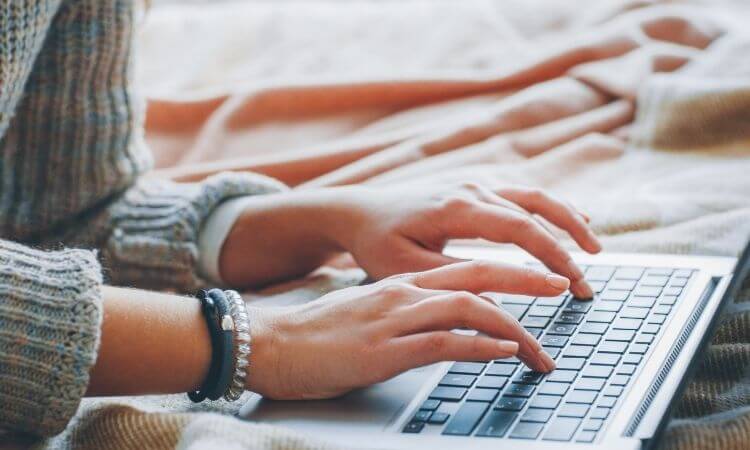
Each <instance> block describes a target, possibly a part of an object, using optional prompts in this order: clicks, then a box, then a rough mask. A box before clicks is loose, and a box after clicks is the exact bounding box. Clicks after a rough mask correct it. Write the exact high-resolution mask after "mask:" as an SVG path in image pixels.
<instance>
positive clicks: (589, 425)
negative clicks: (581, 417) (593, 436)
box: [581, 419, 604, 431]
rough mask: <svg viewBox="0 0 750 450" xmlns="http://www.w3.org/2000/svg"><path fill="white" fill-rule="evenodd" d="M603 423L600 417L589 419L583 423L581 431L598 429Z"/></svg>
mask: <svg viewBox="0 0 750 450" xmlns="http://www.w3.org/2000/svg"><path fill="white" fill-rule="evenodd" d="M602 425H604V421H603V420H601V419H590V420H587V421H586V423H584V424H583V428H581V429H582V430H583V431H599V430H600V429H601V428H602Z"/></svg>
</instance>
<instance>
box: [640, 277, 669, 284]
mask: <svg viewBox="0 0 750 450" xmlns="http://www.w3.org/2000/svg"><path fill="white" fill-rule="evenodd" d="M667 281H669V277H665V276H663V275H648V276H647V277H644V278H643V279H642V280H641V286H659V287H664V286H666V285H667Z"/></svg>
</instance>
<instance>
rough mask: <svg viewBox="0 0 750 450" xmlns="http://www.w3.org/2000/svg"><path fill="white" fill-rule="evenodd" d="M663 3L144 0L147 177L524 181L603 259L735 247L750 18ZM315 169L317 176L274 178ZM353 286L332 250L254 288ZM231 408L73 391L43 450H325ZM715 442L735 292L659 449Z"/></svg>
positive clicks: (732, 9) (315, 291)
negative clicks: (74, 397) (558, 203)
mask: <svg viewBox="0 0 750 450" xmlns="http://www.w3.org/2000/svg"><path fill="white" fill-rule="evenodd" d="M661 3H663V2H657V1H628V0H611V1H602V0H585V1H577V2H555V1H552V0H533V1H530V0H507V1H503V2H493V1H490V0H476V1H466V2H434V1H429V0H410V1H404V2H377V1H357V2H346V3H340V2H336V1H327V2H326V1H306V2H287V1H277V2H253V1H251V2H230V3H224V2H214V3H211V5H210V6H206V7H205V8H204V7H200V8H199V7H198V6H191V5H188V6H185V5H181V6H172V5H167V6H154V7H153V8H152V9H151V10H150V11H149V12H148V15H146V16H145V18H144V23H143V31H142V34H141V38H140V42H139V44H140V45H139V47H140V48H139V51H140V52H141V56H142V58H141V61H140V63H141V65H140V69H139V71H138V72H137V74H136V79H137V83H138V85H139V86H141V87H142V90H143V91H144V92H145V93H146V95H147V97H148V98H149V110H148V121H147V128H146V138H147V140H148V141H149V142H150V143H151V145H152V148H153V149H154V153H155V158H156V161H157V165H158V167H159V169H160V170H158V171H156V172H155V174H154V175H155V176H168V177H172V178H175V179H183V180H190V179H196V178H200V177H201V176H203V175H205V173H207V172H210V171H213V170H221V169H222V168H227V167H233V166H242V167H247V168H252V169H254V170H259V171H263V172H266V173H271V174H275V175H278V176H280V177H284V178H286V180H287V182H289V183H291V184H294V185H296V186H298V187H297V188H298V189H306V188H311V187H316V186H327V185H338V184H346V183H372V184H385V183H389V184H390V183H405V182H412V181H414V180H420V181H429V182H460V181H466V180H473V181H480V182H485V183H489V184H499V183H521V184H528V185H534V186H539V187H544V188H546V189H549V190H551V191H553V192H554V193H557V194H559V195H561V196H564V197H565V198H567V199H569V200H570V201H572V202H573V203H575V204H576V205H577V206H578V207H579V208H581V209H583V210H585V211H586V212H587V213H588V214H589V215H590V216H591V218H592V222H591V224H592V226H593V228H594V230H595V231H596V232H597V233H598V234H599V235H600V236H601V237H602V241H603V244H604V247H605V249H606V250H610V251H628V252H666V253H679V254H711V255H737V253H738V252H739V251H740V250H741V248H742V246H743V245H744V243H745V241H746V239H747V238H748V236H750V176H748V173H750V125H749V124H750V59H748V58H747V56H746V55H748V54H750V37H749V36H747V35H746V34H745V31H744V30H743V26H745V23H743V22H742V20H741V18H742V17H744V18H745V19H746V18H747V17H750V10H748V9H747V7H746V6H743V5H742V3H743V2H741V1H737V2H731V1H727V2H710V3H711V8H708V7H705V6H703V5H701V4H700V3H697V2H691V3H690V4H685V3H682V2H681V3H679V4H675V3H673V2H669V4H668V5H664V4H661ZM707 3H708V2H707ZM719 4H720V5H721V7H718V6H717V5H719ZM157 5H158V2H157ZM539 11H544V14H541V13H539ZM743 15H744V16H743ZM745 21H746V20H745ZM290 162H291V163H290ZM309 162H316V163H317V164H313V165H311V164H304V166H305V167H310V166H312V167H314V169H310V170H306V171H295V170H288V167H292V168H295V167H300V165H302V164H303V163H309ZM295 163H297V164H298V165H295ZM284 164H287V165H284ZM279 167H282V168H281V169H279ZM285 168H286V169H285ZM361 279H362V274H361V272H360V271H359V270H357V269H356V268H352V267H351V266H350V265H349V262H348V261H346V260H345V258H344V259H343V260H341V261H336V262H335V263H334V264H332V266H331V267H327V268H323V269H321V270H320V271H318V272H316V273H315V274H313V275H311V276H310V277H308V278H306V279H304V280H298V281H294V282H292V283H288V284H285V285H282V286H275V287H273V288H271V289H268V290H265V291H263V292H253V293H247V298H248V300H249V301H253V302H256V303H257V304H277V305H278V304H289V303H294V302H301V301H306V300H309V299H311V298H315V297H317V296H319V295H321V294H322V293H325V292H327V291H330V290H332V289H337V288H341V287H345V286H349V285H352V284H355V283H358V282H359V281H360V280H361ZM246 395H251V394H246ZM241 403H242V401H240V402H238V403H237V404H225V403H219V404H217V405H193V404H190V403H189V402H188V401H187V400H186V399H185V398H184V396H156V397H139V398H120V399H97V400H86V401H84V403H83V405H82V407H81V410H80V413H79V416H78V417H77V418H76V420H75V421H74V422H73V423H72V424H71V425H70V427H69V429H68V430H67V431H66V433H64V434H63V435H61V436H59V437H58V438H55V439H53V440H51V441H49V442H47V443H44V444H36V445H37V446H39V447H45V446H46V447H49V448H71V447H72V448H82V449H87V448H92V449H94V448H179V449H198V448H200V449H204V448H223V449H233V448H237V449H248V448H252V449H256V448H257V449H323V448H330V446H329V445H328V444H326V443H325V442H319V441H315V440H312V439H310V438H307V437H305V436H300V435H298V434H296V433H294V432H292V431H289V430H284V429H281V428H276V427H271V426H268V425H264V424H256V423H250V422H247V421H241V420H239V419H237V418H235V417H233V413H235V412H236V410H237V408H238V404H241ZM719 446H721V447H722V448H726V449H745V448H748V447H750V286H748V288H746V289H745V290H744V291H743V293H742V295H741V296H740V298H739V299H738V301H737V304H736V305H733V307H732V310H731V311H730V312H729V313H728V314H727V315H726V317H724V318H723V321H722V324H721V327H720V330H719V333H718V334H717V336H716V338H715V340H714V342H713V344H712V345H711V346H710V348H709V349H708V351H707V352H706V354H705V355H702V362H701V365H700V368H699V370H698V371H697V373H696V375H695V376H694V378H693V380H692V381H691V383H690V384H689V386H688V389H687V391H686V393H685V395H684V396H683V398H682V399H681V401H680V403H679V407H678V408H677V411H676V416H675V417H674V418H673V420H672V421H671V423H670V425H669V428H668V431H667V434H666V437H665V439H664V442H663V448H665V449H670V450H671V449H690V450H696V449H709V448H711V449H712V448H716V447H719Z"/></svg>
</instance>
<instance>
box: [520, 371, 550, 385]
mask: <svg viewBox="0 0 750 450" xmlns="http://www.w3.org/2000/svg"><path fill="white" fill-rule="evenodd" d="M544 375H545V374H543V373H541V372H534V371H532V370H524V371H522V372H521V373H519V374H518V375H516V377H515V378H513V382H514V383H521V384H539V382H540V381H542V377H544Z"/></svg>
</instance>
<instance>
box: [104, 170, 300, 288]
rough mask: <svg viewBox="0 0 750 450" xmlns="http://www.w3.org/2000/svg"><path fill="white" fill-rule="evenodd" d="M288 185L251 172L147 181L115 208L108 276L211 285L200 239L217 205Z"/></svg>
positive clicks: (158, 284) (160, 284)
mask: <svg viewBox="0 0 750 450" xmlns="http://www.w3.org/2000/svg"><path fill="white" fill-rule="evenodd" d="M284 189H286V186H284V184H283V183H281V182H279V181H276V180H274V179H272V178H268V177H264V176H260V175H256V174H249V173H221V174H218V175H214V176H213V177H210V178H208V179H206V180H205V181H203V182H201V183H173V182H169V181H165V180H153V179H151V180H149V179H143V180H141V181H140V182H139V183H138V184H137V185H136V186H134V187H133V188H131V189H130V190H129V191H128V192H127V193H126V194H125V195H124V196H123V198H121V199H119V200H118V201H116V202H115V204H114V205H113V206H111V208H110V213H109V217H108V220H107V222H108V223H107V224H106V226H109V227H111V233H110V235H109V238H108V240H107V242H106V244H105V245H104V246H103V249H102V256H103V261H104V265H105V268H106V271H105V276H107V278H108V279H111V280H112V281H113V282H114V283H117V284H133V285H137V286H138V287H146V288H153V289H165V288H166V289H176V290H180V291H188V290H194V289H197V288H199V287H202V286H205V285H206V282H205V280H204V279H203V278H202V277H201V276H200V274H199V270H198V261H199V246H198V237H199V233H200V230H201V227H202V225H203V223H204V221H205V220H206V219H207V217H208V216H209V214H210V213H211V212H212V211H213V209H214V208H215V207H216V206H217V205H218V204H219V203H221V202H222V201H224V200H226V199H228V198H233V197H238V196H244V195H258V194H268V193H274V192H279V191H282V190H284Z"/></svg>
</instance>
